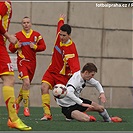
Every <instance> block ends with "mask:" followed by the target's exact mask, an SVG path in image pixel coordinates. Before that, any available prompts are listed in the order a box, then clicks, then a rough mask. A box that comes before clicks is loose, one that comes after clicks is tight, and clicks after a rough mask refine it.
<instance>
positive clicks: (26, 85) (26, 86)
mask: <svg viewBox="0 0 133 133" xmlns="http://www.w3.org/2000/svg"><path fill="white" fill-rule="evenodd" d="M23 85H24V87H25V88H27V89H28V88H29V87H30V82H29V81H24V83H23Z"/></svg>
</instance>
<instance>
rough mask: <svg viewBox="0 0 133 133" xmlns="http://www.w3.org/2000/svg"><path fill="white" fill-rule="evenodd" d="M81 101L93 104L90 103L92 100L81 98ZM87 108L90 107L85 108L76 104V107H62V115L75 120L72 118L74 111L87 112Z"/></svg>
mask: <svg viewBox="0 0 133 133" xmlns="http://www.w3.org/2000/svg"><path fill="white" fill-rule="evenodd" d="M80 99H81V100H83V103H87V104H91V103H92V101H90V100H87V99H84V98H80ZM87 108H88V107H83V106H81V105H79V104H75V105H72V106H69V107H62V113H63V114H64V115H65V116H66V118H68V119H73V118H72V117H71V113H72V111H74V110H79V111H81V112H84V111H86V109H87Z"/></svg>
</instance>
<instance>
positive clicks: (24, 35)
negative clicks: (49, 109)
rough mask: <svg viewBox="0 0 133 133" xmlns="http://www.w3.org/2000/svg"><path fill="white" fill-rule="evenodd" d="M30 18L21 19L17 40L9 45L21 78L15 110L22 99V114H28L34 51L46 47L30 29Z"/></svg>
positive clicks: (40, 37) (41, 39) (42, 49)
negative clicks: (15, 57) (15, 56)
mask: <svg viewBox="0 0 133 133" xmlns="http://www.w3.org/2000/svg"><path fill="white" fill-rule="evenodd" d="M31 25H32V24H31V20H30V18H29V17H24V18H23V19H22V27H23V29H22V31H19V32H17V33H16V37H17V39H18V42H17V43H16V44H15V45H14V44H12V43H11V44H10V45H9V49H10V51H11V52H12V53H15V52H16V51H17V66H18V71H19V78H20V79H21V80H23V84H22V88H21V89H20V92H19V96H18V98H17V99H16V105H17V110H18V109H19V103H20V102H21V100H22V99H23V103H24V115H25V116H30V111H29V108H28V105H29V93H30V92H29V89H30V83H31V81H32V79H33V76H34V73H35V69H36V52H41V51H44V50H45V49H46V45H45V42H44V39H43V37H42V36H41V34H40V33H39V32H37V31H34V30H32V29H31Z"/></svg>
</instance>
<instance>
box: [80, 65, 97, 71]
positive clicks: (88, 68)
mask: <svg viewBox="0 0 133 133" xmlns="http://www.w3.org/2000/svg"><path fill="white" fill-rule="evenodd" d="M85 71H88V72H92V71H94V72H97V67H96V66H95V65H94V64H93V63H86V64H85V65H84V66H83V68H82V71H81V72H82V73H83V72H85Z"/></svg>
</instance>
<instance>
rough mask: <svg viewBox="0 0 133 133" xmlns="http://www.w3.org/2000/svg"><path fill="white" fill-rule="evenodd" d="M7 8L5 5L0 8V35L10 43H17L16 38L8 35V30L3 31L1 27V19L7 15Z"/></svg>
mask: <svg viewBox="0 0 133 133" xmlns="http://www.w3.org/2000/svg"><path fill="white" fill-rule="evenodd" d="M7 10H8V9H7V6H6V5H5V4H3V5H2V6H1V7H0V34H2V35H4V36H5V37H6V38H7V39H8V41H9V42H11V43H14V44H15V43H16V42H17V38H16V37H15V36H14V35H10V34H9V33H8V31H7V30H8V29H5V28H4V27H3V25H2V18H3V16H4V15H6V13H7Z"/></svg>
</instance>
